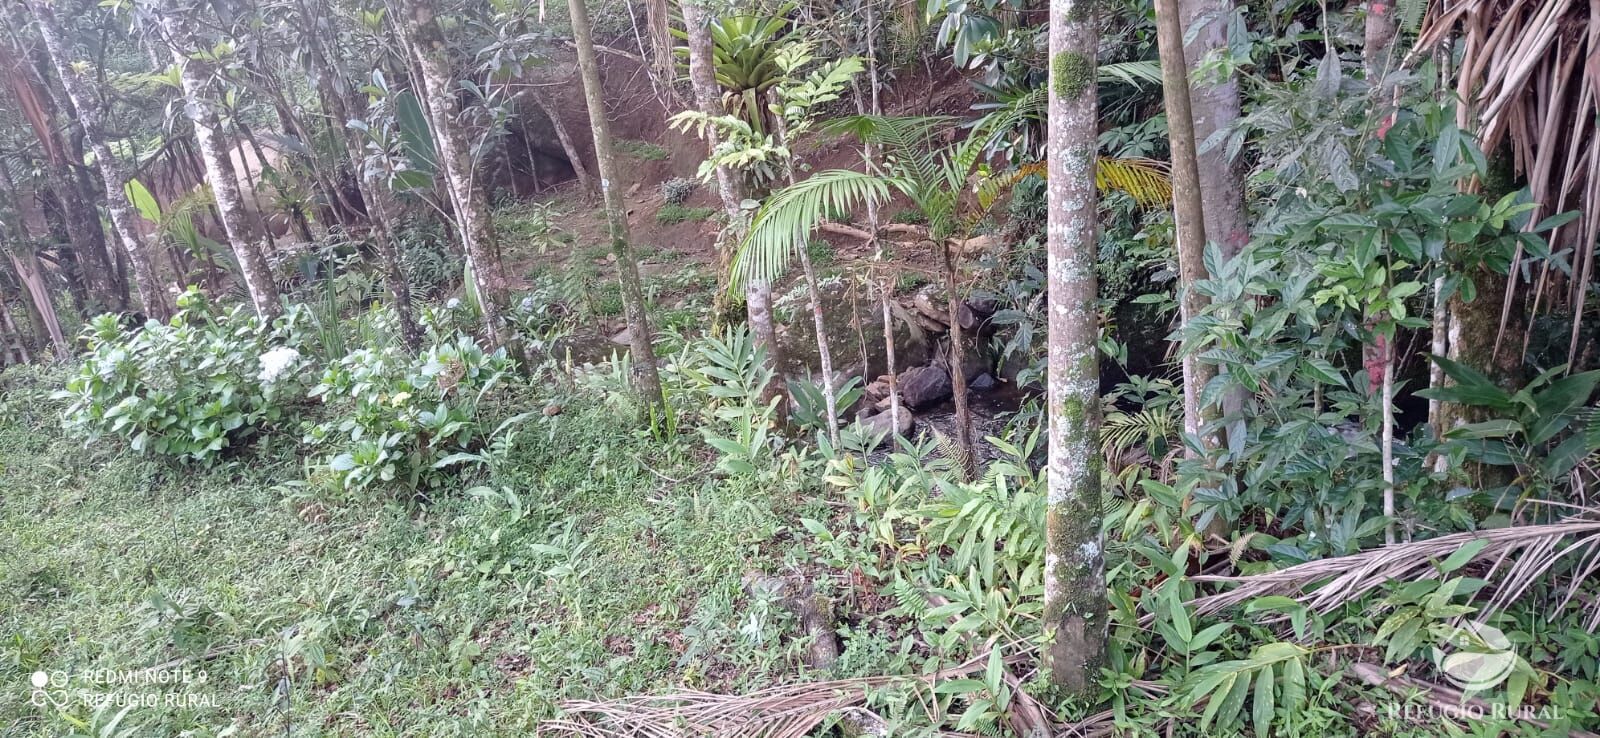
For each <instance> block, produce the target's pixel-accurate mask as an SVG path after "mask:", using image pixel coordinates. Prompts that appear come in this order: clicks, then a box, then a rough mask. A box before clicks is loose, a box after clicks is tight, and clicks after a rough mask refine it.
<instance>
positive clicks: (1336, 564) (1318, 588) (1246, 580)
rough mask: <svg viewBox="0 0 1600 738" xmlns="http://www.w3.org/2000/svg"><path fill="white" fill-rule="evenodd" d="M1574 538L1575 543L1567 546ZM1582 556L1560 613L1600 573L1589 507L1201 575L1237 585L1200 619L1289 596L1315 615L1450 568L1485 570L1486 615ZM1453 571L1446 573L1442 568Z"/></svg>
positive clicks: (1594, 606) (1204, 603)
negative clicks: (1533, 521) (1276, 567)
mask: <svg viewBox="0 0 1600 738" xmlns="http://www.w3.org/2000/svg"><path fill="white" fill-rule="evenodd" d="M1569 539H1572V540H1570V541H1569ZM1573 554H1577V559H1576V561H1577V563H1576V564H1575V565H1574V566H1573V567H1572V568H1571V569H1570V571H1569V572H1568V575H1567V583H1566V585H1565V586H1566V594H1565V597H1564V598H1563V599H1562V601H1561V603H1560V607H1557V608H1553V609H1552V610H1551V612H1560V610H1561V609H1563V608H1565V607H1566V605H1567V604H1568V603H1570V602H1571V601H1572V600H1573V599H1574V598H1576V597H1577V594H1578V590H1579V588H1580V587H1582V586H1583V583H1584V582H1585V581H1586V580H1589V578H1590V577H1591V576H1592V575H1593V574H1594V573H1595V572H1596V571H1600V509H1591V508H1585V509H1583V510H1582V512H1581V513H1580V514H1578V515H1573V516H1570V517H1567V518H1565V519H1563V520H1561V521H1560V522H1556V523H1548V524H1542V525H1521V526H1516V527H1512V528H1496V529H1492V530H1481V531H1473V532H1469V533H1452V534H1450V535H1445V536H1439V537H1438V538H1430V539H1428V540H1425V541H1413V542H1409V543H1397V544H1392V545H1388V546H1384V547H1382V548H1375V549H1372V550H1370V551H1362V552H1361V553H1357V554H1351V555H1349V556H1340V557H1337V558H1331V559H1320V560H1317V561H1308V562H1306V563H1304V564H1297V565H1295V566H1291V567H1289V568H1287V569H1283V570H1281V571H1274V572H1268V573H1265V574H1254V575H1250V576H1241V577H1227V576H1198V577H1194V578H1193V581H1195V582H1211V583H1217V584H1233V585H1236V586H1235V587H1234V588H1232V589H1230V590H1228V591H1226V592H1219V593H1217V594H1212V595H1207V596H1204V597H1199V598H1196V599H1195V600H1194V601H1192V602H1191V603H1190V604H1192V605H1194V607H1195V609H1196V610H1197V611H1198V612H1199V614H1201V615H1206V614H1210V613H1214V612H1217V611H1219V610H1224V609H1227V608H1230V607H1234V606H1237V605H1242V604H1244V603H1246V602H1249V601H1250V600H1253V599H1255V598H1257V597H1263V596H1267V595H1286V596H1289V597H1293V598H1295V599H1297V600H1299V601H1300V602H1301V603H1302V604H1304V605H1305V606H1306V607H1308V608H1310V609H1312V610H1315V611H1317V612H1328V611H1329V610H1333V609H1334V608H1337V607H1340V606H1342V605H1344V604H1346V603H1349V602H1352V601H1355V600H1357V599H1359V598H1361V597H1362V596H1364V595H1366V594H1367V593H1369V592H1372V591H1373V590H1376V589H1378V588H1379V587H1381V586H1383V585H1384V584H1386V583H1388V582H1392V581H1415V580H1419V579H1432V578H1437V577H1438V576H1440V574H1441V571H1442V570H1444V569H1455V568H1459V567H1461V566H1466V565H1468V564H1471V563H1480V564H1482V563H1487V564H1489V569H1488V571H1487V572H1486V573H1484V574H1482V575H1481V576H1482V578H1483V579H1485V580H1487V581H1488V582H1489V583H1490V584H1492V585H1495V587H1494V595H1493V596H1492V597H1491V598H1490V600H1489V602H1488V604H1487V605H1486V606H1485V607H1484V610H1483V614H1488V613H1492V612H1495V611H1498V610H1502V609H1504V608H1505V607H1506V606H1508V605H1510V604H1511V603H1512V602H1514V601H1516V600H1517V599H1518V598H1520V597H1521V596H1522V595H1523V594H1525V593H1526V592H1527V591H1528V589H1529V588H1530V587H1532V586H1533V584H1534V582H1537V581H1539V580H1540V579H1541V578H1543V577H1545V576H1546V574H1548V573H1549V572H1550V571H1551V570H1552V568H1553V567H1554V566H1555V565H1556V564H1557V563H1558V562H1560V561H1561V560H1562V559H1564V558H1567V557H1568V556H1570V555H1573ZM1444 561H1448V562H1449V563H1450V564H1451V566H1449V567H1441V566H1439V565H1438V562H1444ZM1585 608H1586V620H1585V627H1586V628H1587V629H1588V630H1589V631H1591V632H1592V631H1594V629H1595V627H1596V626H1597V625H1600V598H1588V599H1587V600H1586V602H1585Z"/></svg>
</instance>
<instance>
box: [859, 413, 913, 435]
mask: <svg viewBox="0 0 1600 738" xmlns="http://www.w3.org/2000/svg"><path fill="white" fill-rule="evenodd" d="M889 416H890V413H889V411H888V410H885V411H883V412H881V413H878V414H877V415H873V416H870V417H866V418H861V419H859V420H857V421H856V422H858V423H860V424H861V427H862V428H863V429H865V430H867V431H869V432H871V433H875V434H882V435H885V436H888V435H891V431H892V432H893V433H892V434H893V435H897V436H909V435H911V429H912V428H915V427H916V423H917V416H916V415H913V414H912V412H911V410H909V409H907V408H903V407H902V408H900V424H899V425H892V424H891V423H890V420H891V418H890V417H889Z"/></svg>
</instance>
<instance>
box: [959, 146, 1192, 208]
mask: <svg viewBox="0 0 1600 738" xmlns="http://www.w3.org/2000/svg"><path fill="white" fill-rule="evenodd" d="M1048 174H1049V172H1048V168H1047V167H1046V166H1045V162H1042V161H1036V162H1029V163H1027V164H1023V165H1022V166H1019V167H1016V168H1014V169H1011V170H1009V171H1006V172H1002V173H1000V174H997V175H994V176H992V177H989V178H987V179H985V180H984V181H983V182H982V183H981V184H979V185H978V206H979V207H980V208H982V209H984V210H988V209H989V208H991V207H993V206H994V203H995V201H996V200H999V199H1000V196H1001V195H1004V194H1005V193H1006V192H1007V191H1008V190H1010V189H1011V188H1012V187H1015V186H1016V185H1017V183H1019V182H1021V181H1022V180H1024V179H1027V178H1028V177H1046V176H1048ZM1094 184H1095V186H1096V187H1098V188H1099V189H1100V192H1101V193H1102V194H1104V193H1108V192H1122V193H1126V194H1127V195H1128V196H1130V197H1132V198H1133V200H1134V202H1136V203H1138V204H1139V206H1140V207H1146V208H1158V207H1167V206H1168V205H1170V204H1171V203H1172V177H1171V175H1170V174H1169V173H1168V171H1167V164H1166V162H1161V161H1157V160H1155V159H1135V158H1129V159H1118V158H1113V157H1106V156H1102V157H1100V160H1099V163H1098V165H1097V166H1096V167H1095V173H1094Z"/></svg>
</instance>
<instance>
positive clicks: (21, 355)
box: [0, 300, 33, 364]
mask: <svg viewBox="0 0 1600 738" xmlns="http://www.w3.org/2000/svg"><path fill="white" fill-rule="evenodd" d="M0 336H11V337H12V338H3V337H0V342H4V347H5V348H7V349H9V350H11V351H13V353H14V355H15V356H16V357H17V360H18V362H19V363H22V364H26V363H28V362H30V361H33V357H32V356H29V355H28V342H27V341H26V340H24V339H23V336H22V331H20V330H18V329H17V324H16V321H13V320H12V319H11V308H10V306H8V305H6V302H5V301H4V300H0ZM12 339H15V341H16V342H15V343H11V341H12Z"/></svg>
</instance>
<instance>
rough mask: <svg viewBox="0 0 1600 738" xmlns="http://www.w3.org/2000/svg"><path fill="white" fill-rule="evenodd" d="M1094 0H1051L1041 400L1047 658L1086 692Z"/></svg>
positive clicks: (1095, 443) (1090, 650)
mask: <svg viewBox="0 0 1600 738" xmlns="http://www.w3.org/2000/svg"><path fill="white" fill-rule="evenodd" d="M1096 15H1097V14H1096V11H1095V4H1094V3H1093V2H1092V0H1054V2H1052V3H1051V4H1050V83H1049V84H1050V107H1049V128H1050V131H1049V137H1050V141H1049V170H1050V176H1049V185H1048V188H1047V192H1048V203H1049V207H1048V210H1049V228H1048V244H1047V247H1046V250H1047V253H1048V263H1047V265H1046V272H1047V275H1046V276H1047V280H1048V292H1049V300H1050V329H1049V369H1048V375H1047V382H1046V384H1047V388H1046V402H1047V408H1048V417H1049V422H1050V432H1049V438H1050V448H1049V461H1048V464H1049V472H1048V479H1049V495H1048V503H1047V508H1046V512H1045V570H1044V577H1045V580H1044V618H1043V621H1044V631H1045V635H1046V637H1047V638H1048V639H1049V642H1050V645H1049V646H1047V647H1046V648H1045V650H1044V653H1043V656H1044V664H1043V666H1044V669H1045V672H1046V673H1047V674H1048V675H1049V677H1050V681H1051V682H1052V683H1053V684H1054V685H1055V686H1056V687H1058V688H1060V689H1062V690H1065V691H1068V692H1073V693H1077V694H1086V693H1088V692H1089V691H1090V690H1092V689H1093V688H1094V685H1095V680H1096V677H1097V675H1098V672H1099V669H1100V665H1101V664H1102V663H1104V660H1105V646H1106V638H1107V626H1108V622H1107V613H1106V607H1107V605H1106V596H1105V586H1106V584H1105V553H1104V549H1105V545H1104V541H1103V540H1102V536H1101V532H1100V517H1101V513H1100V466H1101V462H1100V444H1099V440H1100V365H1099V359H1100V355H1099V349H1098V339H1099V320H1098V318H1099V310H1098V306H1097V292H1098V285H1096V283H1095V272H1094V269H1095V258H1096V251H1097V246H1098V244H1097V243H1096V237H1095V231H1096V228H1097V225H1098V218H1099V213H1098V209H1097V193H1096V191H1095V184H1094V167H1095V159H1096V153H1097V152H1096V140H1097V138H1098V133H1099V119H1098V108H1099V105H1098V101H1097V100H1096V92H1097V91H1096V85H1095V51H1096V47H1097V46H1098V42H1099V39H1098V38H1097V36H1098V29H1099V25H1098V23H1099V21H1098V19H1097V18H1096Z"/></svg>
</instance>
